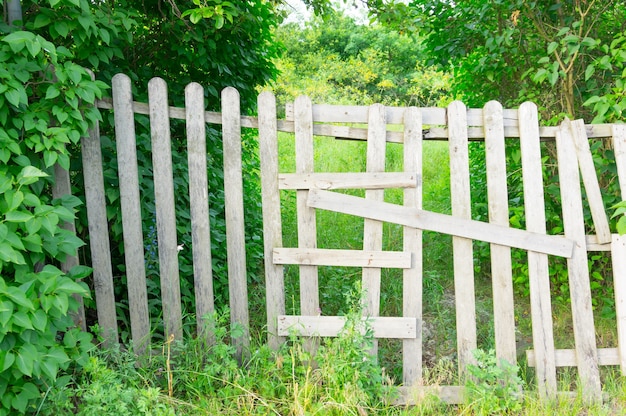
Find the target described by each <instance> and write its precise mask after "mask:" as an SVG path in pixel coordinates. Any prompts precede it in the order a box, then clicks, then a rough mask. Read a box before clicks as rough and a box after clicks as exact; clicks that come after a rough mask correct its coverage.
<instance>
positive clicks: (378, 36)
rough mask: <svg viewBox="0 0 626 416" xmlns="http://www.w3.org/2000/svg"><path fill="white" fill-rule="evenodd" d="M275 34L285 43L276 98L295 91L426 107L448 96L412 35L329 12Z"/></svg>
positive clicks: (319, 98)
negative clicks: (425, 63)
mask: <svg viewBox="0 0 626 416" xmlns="http://www.w3.org/2000/svg"><path fill="white" fill-rule="evenodd" d="M276 35H277V38H278V39H279V40H280V41H282V42H283V43H284V44H285V47H286V50H285V53H284V55H283V57H282V58H281V59H280V60H279V61H278V65H279V67H280V69H281V75H280V77H279V79H278V81H277V83H276V85H275V87H274V89H275V91H276V94H277V96H278V99H279V101H281V102H287V101H292V100H293V99H294V98H295V97H296V96H298V95H300V94H306V95H308V96H310V97H311V98H312V100H313V101H316V102H324V103H331V104H360V105H368V104H371V103H374V102H380V103H384V104H387V105H417V106H428V105H437V104H438V103H441V102H445V101H446V100H448V99H449V96H448V78H447V76H446V74H444V73H442V72H441V71H437V70H436V69H434V68H429V67H426V66H425V65H424V64H423V62H424V61H425V60H426V52H425V51H424V47H423V45H422V42H421V39H420V38H419V37H418V36H417V35H415V34H412V33H405V34H401V33H398V32H397V31H395V30H391V29H388V28H386V27H384V26H382V25H379V24H371V25H359V24H357V23H355V22H354V21H353V20H352V19H351V18H349V17H346V16H344V15H342V13H341V12H329V13H328V14H327V15H326V16H325V19H322V18H319V17H318V18H315V19H313V20H312V21H310V22H308V23H307V25H306V26H305V27H304V28H301V27H300V26H299V25H297V24H289V25H282V26H281V27H279V28H278V29H277V31H276Z"/></svg>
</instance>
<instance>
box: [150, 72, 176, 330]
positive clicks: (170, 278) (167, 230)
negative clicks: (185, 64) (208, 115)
mask: <svg viewBox="0 0 626 416" xmlns="http://www.w3.org/2000/svg"><path fill="white" fill-rule="evenodd" d="M148 104H149V107H150V135H151V136H152V170H153V175H154V184H155V186H154V204H155V208H156V223H157V238H158V243H159V244H158V247H159V276H160V280H161V301H162V303H163V320H164V321H165V339H166V340H169V339H171V337H172V336H173V337H174V339H178V340H181V339H182V337H183V322H182V312H181V304H180V278H179V275H178V237H177V234H176V209H175V208H174V176H173V168H172V143H171V138H170V116H169V106H168V97H167V84H166V83H165V81H164V80H162V79H161V78H152V79H151V80H150V82H149V83H148Z"/></svg>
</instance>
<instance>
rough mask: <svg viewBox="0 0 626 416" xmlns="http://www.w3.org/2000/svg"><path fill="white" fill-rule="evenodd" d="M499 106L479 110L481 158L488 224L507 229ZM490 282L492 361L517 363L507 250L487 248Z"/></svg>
mask: <svg viewBox="0 0 626 416" xmlns="http://www.w3.org/2000/svg"><path fill="white" fill-rule="evenodd" d="M503 112H504V111H503V110H502V105H501V104H500V103H499V102H497V101H490V102H488V103H487V104H486V105H485V108H484V111H483V117H484V125H485V157H486V166H487V195H488V206H489V222H490V223H493V224H498V225H502V226H504V227H508V226H509V197H508V191H507V172H506V149H505V142H504V118H503ZM491 280H492V287H493V312H494V329H495V342H496V358H497V359H498V362H500V361H501V360H505V361H508V362H509V363H510V364H516V363H517V349H516V348H517V347H516V343H515V311H514V303H513V272H512V264H511V249H510V248H509V247H507V246H501V245H497V244H492V245H491Z"/></svg>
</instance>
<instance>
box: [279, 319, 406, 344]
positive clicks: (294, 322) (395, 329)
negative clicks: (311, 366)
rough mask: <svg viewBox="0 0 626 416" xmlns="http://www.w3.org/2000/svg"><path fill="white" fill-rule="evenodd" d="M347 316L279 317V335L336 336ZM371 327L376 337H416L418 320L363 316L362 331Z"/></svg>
mask: <svg viewBox="0 0 626 416" xmlns="http://www.w3.org/2000/svg"><path fill="white" fill-rule="evenodd" d="M345 324H346V317H345V316H306V315H305V316H290V315H281V316H279V317H278V333H279V335H283V336H288V335H290V334H293V333H295V334H298V335H300V336H307V337H336V336H338V335H339V334H340V333H341V331H342V330H343V329H344V327H345ZM368 326H369V327H370V328H371V329H372V332H373V336H374V338H394V339H405V338H411V339H414V338H415V337H416V331H417V320H416V319H415V318H396V317H389V316H382V317H381V316H377V317H363V320H362V326H361V328H360V329H361V331H362V333H365V330H366V329H367V327H368Z"/></svg>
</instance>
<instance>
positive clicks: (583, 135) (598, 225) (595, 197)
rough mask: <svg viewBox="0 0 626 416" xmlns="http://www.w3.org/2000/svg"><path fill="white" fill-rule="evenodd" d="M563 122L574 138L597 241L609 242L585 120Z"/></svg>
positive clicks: (607, 221)
mask: <svg viewBox="0 0 626 416" xmlns="http://www.w3.org/2000/svg"><path fill="white" fill-rule="evenodd" d="M564 123H565V125H566V126H567V127H568V128H569V129H570V131H571V133H570V134H571V137H572V139H573V140H574V148H575V149H576V156H577V159H578V166H579V168H580V174H581V176H582V178H583V184H584V185H585V194H586V196H587V202H588V203H589V209H590V210H591V218H592V219H593V225H594V228H595V230H596V236H597V242H598V243H600V244H607V243H610V242H611V230H610V229H609V220H608V218H607V216H606V209H605V207H604V202H603V201H602V192H601V191H600V183H599V182H598V175H597V173H596V169H595V166H594V164H593V157H592V155H591V148H590V147H589V139H588V138H587V132H586V131H585V122H584V121H583V120H574V121H570V120H568V119H566V120H565V121H564Z"/></svg>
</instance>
